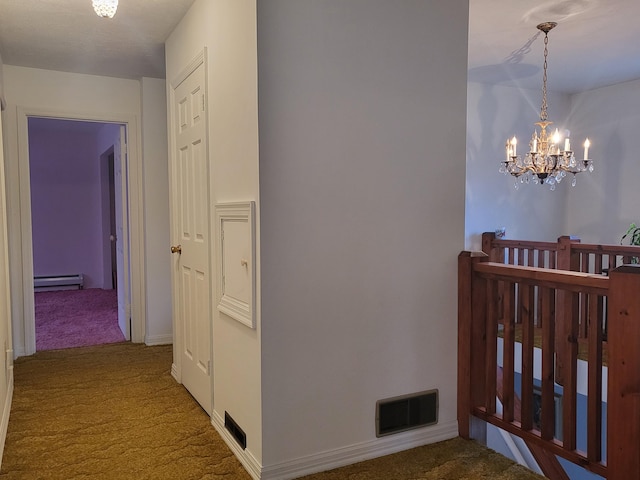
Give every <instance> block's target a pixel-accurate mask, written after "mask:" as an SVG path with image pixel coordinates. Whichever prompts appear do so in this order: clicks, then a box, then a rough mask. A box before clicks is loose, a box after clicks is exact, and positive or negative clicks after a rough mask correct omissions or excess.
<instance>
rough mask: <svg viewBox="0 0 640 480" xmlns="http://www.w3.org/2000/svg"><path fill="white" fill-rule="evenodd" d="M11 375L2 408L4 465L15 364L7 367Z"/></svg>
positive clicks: (0, 453)
mask: <svg viewBox="0 0 640 480" xmlns="http://www.w3.org/2000/svg"><path fill="white" fill-rule="evenodd" d="M7 373H8V375H9V378H8V382H7V396H6V397H5V399H4V408H3V409H2V420H0V466H2V457H3V454H4V445H5V442H6V441H7V430H8V429H9V415H10V413H11V402H12V401H13V366H11V367H9V368H8V369H7Z"/></svg>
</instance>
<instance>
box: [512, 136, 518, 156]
mask: <svg viewBox="0 0 640 480" xmlns="http://www.w3.org/2000/svg"><path fill="white" fill-rule="evenodd" d="M517 144H518V139H517V138H516V137H515V135H514V137H513V138H512V139H511V155H513V156H514V157H515V156H516V145H517Z"/></svg>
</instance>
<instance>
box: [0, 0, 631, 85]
mask: <svg viewBox="0 0 640 480" xmlns="http://www.w3.org/2000/svg"><path fill="white" fill-rule="evenodd" d="M298 1H317V0H298ZM343 1H346V0H343ZM389 1H393V0H389ZM441 1H445V0H441ZM192 3H193V0H120V6H119V7H118V13H117V14H116V16H115V18H113V19H111V20H109V19H102V18H99V17H98V16H96V15H95V14H94V13H93V9H92V7H91V0H0V53H1V55H2V59H3V61H4V63H6V64H8V65H20V66H28V67H37V68H44V69H50V70H62V71H69V72H77V73H90V74H96V75H107V76H114V77H123V78H140V77H143V76H146V77H156V78H164V46H163V45H164V41H165V40H166V38H167V36H168V35H169V34H170V33H171V31H172V30H173V28H174V27H175V25H176V24H177V23H178V22H179V21H180V19H181V18H182V16H183V15H184V13H185V12H186V11H187V9H188V8H189V7H190V6H191V4H192ZM469 3H470V20H469V79H470V80H472V81H479V82H486V83H494V84H495V83H500V84H505V85H513V86H520V87H530V88H538V87H540V84H541V68H542V50H543V44H542V40H543V39H542V36H540V35H539V32H538V30H536V25H537V24H538V23H541V22H544V21H555V22H558V24H559V25H558V27H556V28H555V29H554V30H552V31H551V32H550V34H549V89H550V90H558V91H565V92H576V91H581V90H588V89H591V88H595V87H599V86H603V85H610V84H614V83H619V82H623V81H627V80H632V79H636V78H640V48H638V41H639V40H640V1H639V0H470V2H469ZM443 48H446V45H443Z"/></svg>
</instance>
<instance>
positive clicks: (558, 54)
mask: <svg viewBox="0 0 640 480" xmlns="http://www.w3.org/2000/svg"><path fill="white" fill-rule="evenodd" d="M469 4H470V12H469V14H470V20H469V79H470V80H473V81H479V82H484V83H492V84H495V83H501V84H506V85H513V86H522V87H536V88H537V87H539V86H540V85H541V84H542V63H543V50H544V44H543V39H544V36H543V35H544V34H542V33H540V32H539V31H538V30H537V29H536V25H538V24H539V23H542V22H546V21H553V22H557V23H558V26H557V27H556V28H555V29H553V30H552V31H551V32H549V61H548V65H549V66H548V77H549V79H548V87H549V89H550V90H556V91H564V92H569V93H574V92H578V91H583V90H590V89H592V88H596V87H601V86H604V85H612V84H615V83H620V82H624V81H628V80H633V79H637V78H640V48H638V42H639V41H640V1H638V0H546V1H540V0H517V1H516V0H470V2H469Z"/></svg>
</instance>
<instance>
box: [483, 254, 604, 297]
mask: <svg viewBox="0 0 640 480" xmlns="http://www.w3.org/2000/svg"><path fill="white" fill-rule="evenodd" d="M473 271H474V272H478V273H481V274H483V276H484V277H485V278H494V279H498V280H508V281H516V280H517V281H520V282H522V283H526V284H534V283H535V284H536V285H542V286H546V287H549V288H556V289H562V290H569V291H572V292H588V293H594V294H596V295H606V294H607V292H608V290H609V279H608V278H607V277H604V276H602V275H595V274H591V273H582V272H573V271H570V270H550V269H548V268H539V267H524V266H520V265H508V264H504V263H496V262H482V263H477V264H475V265H474V267H473Z"/></svg>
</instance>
